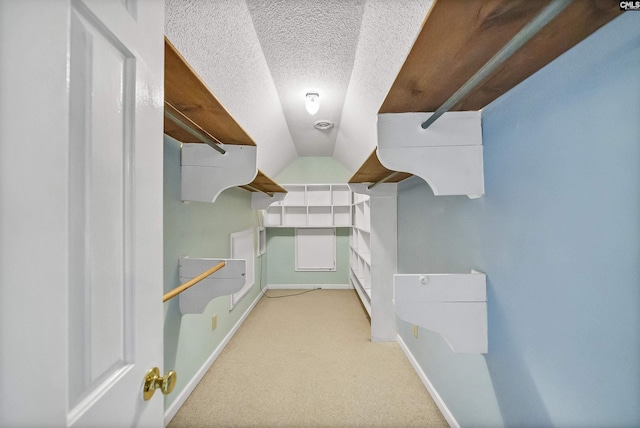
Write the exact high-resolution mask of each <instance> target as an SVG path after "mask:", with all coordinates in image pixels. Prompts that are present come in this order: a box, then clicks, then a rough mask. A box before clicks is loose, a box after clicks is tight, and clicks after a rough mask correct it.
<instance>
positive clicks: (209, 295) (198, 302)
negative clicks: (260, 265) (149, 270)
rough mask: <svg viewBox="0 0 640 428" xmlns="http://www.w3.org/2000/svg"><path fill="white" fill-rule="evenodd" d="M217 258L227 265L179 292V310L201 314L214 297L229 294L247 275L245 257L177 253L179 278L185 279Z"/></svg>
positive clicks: (191, 276) (212, 265)
mask: <svg viewBox="0 0 640 428" xmlns="http://www.w3.org/2000/svg"><path fill="white" fill-rule="evenodd" d="M220 262H225V263H226V266H225V267H223V268H222V269H220V270H218V271H216V272H214V273H212V274H211V275H209V276H208V277H206V278H205V279H203V280H201V281H200V282H198V283H197V284H195V285H194V286H192V287H191V288H189V289H187V290H185V291H183V292H182V293H180V295H179V296H178V297H179V299H180V312H181V313H182V314H183V315H184V314H201V313H203V312H204V309H205V308H206V307H207V305H208V304H209V302H210V301H211V300H213V299H215V298H216V297H220V296H225V295H231V294H234V293H237V292H238V291H240V290H241V289H242V287H243V286H244V283H245V277H246V260H244V259H213V258H190V257H180V259H179V262H178V263H179V275H180V282H181V283H183V282H187V281H189V280H191V279H193V278H195V277H196V276H198V275H200V274H201V273H202V272H205V271H207V270H209V269H211V268H212V267H214V266H215V265H217V264H219V263H220Z"/></svg>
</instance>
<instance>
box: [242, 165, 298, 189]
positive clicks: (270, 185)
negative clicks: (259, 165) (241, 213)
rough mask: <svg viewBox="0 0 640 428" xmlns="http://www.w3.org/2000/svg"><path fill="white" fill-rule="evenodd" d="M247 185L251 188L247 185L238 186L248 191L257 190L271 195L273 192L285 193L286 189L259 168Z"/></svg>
mask: <svg viewBox="0 0 640 428" xmlns="http://www.w3.org/2000/svg"><path fill="white" fill-rule="evenodd" d="M249 186H251V187H253V189H251V188H249V187H247V186H240V187H241V188H243V189H245V190H248V191H250V192H256V191H259V192H263V193H267V194H270V195H273V193H287V190H286V189H285V188H283V187H281V186H280V185H278V183H276V182H275V181H273V180H272V179H271V178H269V177H268V176H267V175H266V174H265V173H264V172H262V171H260V170H258V175H256V178H254V179H253V181H252V182H251V183H249ZM256 189H257V190H256Z"/></svg>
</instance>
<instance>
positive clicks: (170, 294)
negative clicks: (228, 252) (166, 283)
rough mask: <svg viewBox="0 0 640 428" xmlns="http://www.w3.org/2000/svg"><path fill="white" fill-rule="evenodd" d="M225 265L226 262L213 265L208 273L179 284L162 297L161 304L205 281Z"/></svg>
mask: <svg viewBox="0 0 640 428" xmlns="http://www.w3.org/2000/svg"><path fill="white" fill-rule="evenodd" d="M226 264H227V263H226V262H220V263H218V264H217V265H215V266H214V267H212V268H211V269H209V270H208V271H205V272H202V273H201V274H200V275H198V276H196V277H195V278H193V279H190V280H189V281H187V282H185V283H184V284H181V285H179V286H177V287H176V288H174V289H173V290H171V291H169V292H168V293H167V294H165V295H164V296H162V302H163V303H164V302H166V301H167V300H169V299H171V298H173V297H175V296H177V295H178V294H180V293H182V292H183V291H184V290H186V289H187V288H189V287H191V286H194V285H196V284H197V283H199V282H200V281H202V280H203V279H205V278H206V277H208V276H209V275H211V274H212V273H214V272H217V271H219V270H220V269H222V268H223V267H225V266H226Z"/></svg>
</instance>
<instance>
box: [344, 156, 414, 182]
mask: <svg viewBox="0 0 640 428" xmlns="http://www.w3.org/2000/svg"><path fill="white" fill-rule="evenodd" d="M393 172H394V171H391V170H390V169H387V168H385V167H384V166H382V164H381V163H380V160H379V159H378V154H377V153H376V151H375V150H374V151H373V153H371V155H370V156H369V157H368V158H367V160H366V161H365V162H364V163H363V164H362V166H361V167H360V169H358V171H356V173H355V174H354V175H353V177H351V178H350V179H349V183H375V182H378V181H380V180H382V179H384V178H386V177H388V176H389V175H390V174H392V173H393ZM411 176H412V174H410V173H408V172H401V173H399V174H397V175H395V176H394V177H393V178H391V179H389V180H388V181H386V182H387V183H397V182H399V181H402V180H404V179H407V178H409V177H411Z"/></svg>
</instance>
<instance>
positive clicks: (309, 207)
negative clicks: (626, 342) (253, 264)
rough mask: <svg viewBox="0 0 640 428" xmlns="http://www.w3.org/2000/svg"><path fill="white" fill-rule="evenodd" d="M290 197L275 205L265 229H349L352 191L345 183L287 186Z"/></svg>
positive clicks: (271, 207)
mask: <svg viewBox="0 0 640 428" xmlns="http://www.w3.org/2000/svg"><path fill="white" fill-rule="evenodd" d="M283 187H284V189H285V190H286V191H287V196H286V197H285V198H284V200H282V201H277V202H274V203H272V204H271V205H270V206H269V207H268V208H267V212H266V216H265V226H266V227H298V228H303V227H349V226H351V190H350V189H349V186H348V185H346V184H284V185H283Z"/></svg>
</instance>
